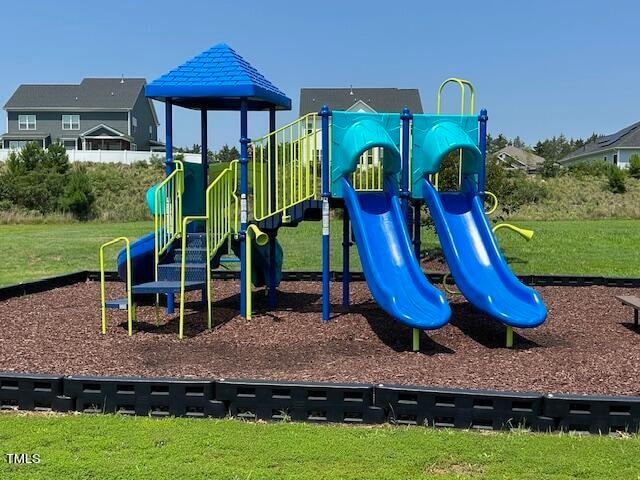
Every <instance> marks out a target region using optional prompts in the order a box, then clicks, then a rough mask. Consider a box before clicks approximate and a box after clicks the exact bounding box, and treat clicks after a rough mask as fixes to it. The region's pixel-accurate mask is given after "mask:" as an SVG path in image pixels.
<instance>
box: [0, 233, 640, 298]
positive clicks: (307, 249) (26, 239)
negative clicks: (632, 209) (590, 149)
mask: <svg viewBox="0 0 640 480" xmlns="http://www.w3.org/2000/svg"><path fill="white" fill-rule="evenodd" d="M516 223H517V225H519V226H522V227H527V228H532V229H534V230H535V232H536V233H535V236H534V237H533V240H532V241H531V242H526V241H525V240H524V239H522V238H521V237H520V236H519V235H516V234H514V233H513V232H510V231H507V230H501V231H500V232H498V239H499V242H500V244H501V246H502V247H503V249H504V253H505V255H506V257H507V259H508V260H509V261H510V263H511V266H512V268H513V270H514V271H515V272H517V273H536V274H546V273H556V274H579V275H607V276H623V277H638V276H640V250H638V248H637V245H639V244H640V222H638V221H635V220H580V221H577V220H576V221H555V222H544V221H529V222H524V221H523V222H516ZM331 228H332V258H331V268H332V269H334V270H338V269H341V268H342V267H341V258H342V253H341V248H342V247H341V242H342V239H341V232H342V223H341V221H339V220H334V221H333V222H332V225H331ZM151 229H152V223H151V222H137V223H107V224H103V223H86V224H80V223H76V224H63V225H0V245H2V246H3V248H2V250H1V251H0V264H1V265H2V266H3V267H2V269H0V285H6V284H10V283H15V282H22V281H28V280H33V279H38V278H42V277H45V276H49V275H56V274H61V273H66V272H70V271H73V270H81V269H91V270H94V269H97V268H98V247H99V246H100V244H101V243H103V242H105V241H107V240H110V239H111V238H113V237H115V236H119V235H126V236H129V237H131V238H135V237H137V236H140V235H142V234H144V233H147V232H149V231H150V230H151ZM320 233H321V226H320V223H319V222H305V223H302V224H301V225H300V226H299V227H297V228H283V229H281V230H280V234H279V239H280V241H281V242H282V244H283V248H284V251H285V264H284V268H285V269H288V270H320V265H321V263H320V262H321V257H320V252H321V249H320V244H321V237H320ZM117 248H119V247H113V249H112V250H111V251H110V253H109V254H108V255H109V256H108V258H110V265H108V267H109V268H111V269H112V268H113V258H114V254H115V252H116V250H117ZM437 248H438V240H437V238H436V237H435V235H434V234H433V232H429V231H426V230H425V232H424V235H423V249H426V250H427V251H432V250H434V249H437ZM351 258H352V268H353V269H354V270H357V269H360V265H359V261H358V255H357V252H356V250H355V248H354V249H352V251H351Z"/></svg>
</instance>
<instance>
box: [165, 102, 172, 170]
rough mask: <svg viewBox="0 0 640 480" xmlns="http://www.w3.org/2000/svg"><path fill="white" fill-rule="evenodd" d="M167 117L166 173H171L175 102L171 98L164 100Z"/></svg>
mask: <svg viewBox="0 0 640 480" xmlns="http://www.w3.org/2000/svg"><path fill="white" fill-rule="evenodd" d="M164 117H165V135H164V143H165V173H166V174H167V176H168V175H171V172H173V166H174V165H173V102H172V101H171V99H170V98H167V100H166V101H165V102H164Z"/></svg>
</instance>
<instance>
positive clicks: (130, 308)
mask: <svg viewBox="0 0 640 480" xmlns="http://www.w3.org/2000/svg"><path fill="white" fill-rule="evenodd" d="M119 242H124V245H125V251H126V253H127V282H126V288H127V327H128V332H129V336H131V335H132V334H133V320H134V318H135V305H134V303H133V296H132V293H131V246H130V244H129V239H128V238H127V237H118V238H114V239H113V240H111V241H109V242H106V243H103V244H102V245H101V246H100V307H101V309H102V334H103V335H104V334H106V333H107V305H106V302H107V300H106V292H105V273H104V249H105V248H107V247H109V246H111V245H115V244H116V243H119Z"/></svg>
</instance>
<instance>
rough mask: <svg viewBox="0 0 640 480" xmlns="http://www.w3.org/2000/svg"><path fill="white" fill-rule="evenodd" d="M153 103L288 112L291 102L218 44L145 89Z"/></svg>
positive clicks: (234, 54)
mask: <svg viewBox="0 0 640 480" xmlns="http://www.w3.org/2000/svg"><path fill="white" fill-rule="evenodd" d="M145 94H146V96H147V97H151V98H153V99H155V100H160V101H165V100H167V99H171V100H172V101H173V103H174V104H175V105H179V106H181V107H186V108H197V109H200V108H207V109H209V110H240V100H241V99H243V98H244V99H246V100H247V102H248V104H249V110H267V109H269V108H271V107H275V108H276V109H277V110H291V99H290V98H289V97H287V96H286V95H285V94H284V93H283V92H282V91H281V90H280V89H278V88H277V87H276V86H275V85H273V84H272V83H271V82H270V81H269V80H267V79H266V78H264V76H263V75H262V74H261V73H260V72H258V70H256V69H255V68H254V67H253V66H251V64H249V62H247V61H246V60H245V59H244V58H242V57H241V56H240V55H238V54H237V53H236V52H235V51H234V50H233V49H232V48H231V47H229V46H228V45H227V44H225V43H219V44H218V45H215V46H213V47H211V48H210V49H209V50H207V51H205V52H202V53H201V54H200V55H197V56H195V57H193V58H192V59H191V60H189V61H187V62H186V63H184V64H182V65H180V66H179V67H177V68H175V69H173V70H171V71H170V72H169V73H166V74H164V75H163V76H161V77H160V78H158V79H156V80H154V81H153V82H151V83H149V84H148V85H147V86H146V87H145Z"/></svg>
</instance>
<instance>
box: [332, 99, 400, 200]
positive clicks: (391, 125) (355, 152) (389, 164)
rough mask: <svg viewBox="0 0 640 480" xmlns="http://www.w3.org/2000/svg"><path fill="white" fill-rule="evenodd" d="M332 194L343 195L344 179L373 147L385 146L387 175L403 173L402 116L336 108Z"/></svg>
mask: <svg viewBox="0 0 640 480" xmlns="http://www.w3.org/2000/svg"><path fill="white" fill-rule="evenodd" d="M331 116H332V125H331V196H333V197H338V198H342V178H343V177H345V176H347V175H349V174H351V173H353V172H354V171H355V170H356V168H357V167H358V161H359V159H360V156H361V155H362V154H363V153H364V152H366V151H367V150H369V149H371V148H373V147H381V148H383V149H384V158H383V164H382V168H383V169H384V174H385V175H397V174H398V173H399V172H400V167H401V165H400V115H399V114H391V113H360V112H340V111H334V112H332V114H331Z"/></svg>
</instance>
